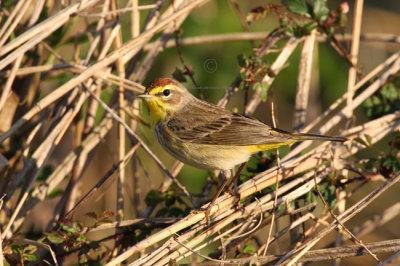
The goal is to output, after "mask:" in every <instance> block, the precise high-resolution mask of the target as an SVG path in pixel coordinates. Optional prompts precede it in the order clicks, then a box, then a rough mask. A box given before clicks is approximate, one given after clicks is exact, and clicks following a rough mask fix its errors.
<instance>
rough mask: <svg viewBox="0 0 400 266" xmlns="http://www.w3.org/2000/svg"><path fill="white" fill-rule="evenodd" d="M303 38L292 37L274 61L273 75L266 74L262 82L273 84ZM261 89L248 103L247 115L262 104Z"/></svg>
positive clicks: (245, 111) (272, 66)
mask: <svg viewBox="0 0 400 266" xmlns="http://www.w3.org/2000/svg"><path fill="white" fill-rule="evenodd" d="M301 40H302V39H301V38H300V39H298V38H290V39H289V40H288V42H287V44H286V45H285V47H283V49H282V51H281V52H280V54H279V55H278V57H277V58H276V60H275V61H274V63H273V64H272V65H271V67H270V72H271V73H272V76H270V75H269V74H267V75H265V76H264V77H263V79H262V82H263V83H265V84H268V86H271V84H272V83H273V82H274V80H275V77H276V76H277V75H278V73H279V71H280V70H281V69H282V68H283V66H284V65H285V63H286V62H287V60H288V59H289V57H290V55H291V54H292V53H293V51H294V49H295V48H296V47H297V45H298V44H299V42H300V41H301ZM261 99H262V97H261V89H257V90H256V91H255V92H254V94H253V95H252V97H251V99H250V101H249V103H248V104H247V105H246V107H245V110H244V113H245V114H246V115H249V114H252V113H253V112H254V110H255V109H256V107H257V106H258V105H259V104H260V102H261Z"/></svg>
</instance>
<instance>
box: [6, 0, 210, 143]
mask: <svg viewBox="0 0 400 266" xmlns="http://www.w3.org/2000/svg"><path fill="white" fill-rule="evenodd" d="M87 2H90V1H86V2H85V3H87ZM204 2H206V0H196V1H193V2H191V3H189V4H188V5H186V6H185V7H183V8H181V9H179V10H177V11H176V12H175V13H173V14H172V15H171V16H169V17H167V18H165V19H162V20H160V22H159V23H158V24H157V25H156V26H154V27H152V28H151V29H149V30H146V31H144V32H143V33H142V34H140V35H139V36H138V37H137V38H136V39H133V40H130V41H128V42H127V43H125V44H124V45H123V46H122V47H121V48H120V49H118V50H115V51H113V52H111V53H110V54H109V55H107V56H106V57H105V58H104V59H103V60H100V61H98V62H97V63H95V64H94V65H92V66H91V67H89V68H87V69H86V70H85V71H84V72H83V73H81V74H80V75H79V76H77V77H74V78H72V79H70V80H69V81H67V82H66V83H65V84H63V85H62V86H60V87H58V88H57V89H56V90H54V91H53V92H51V93H50V94H49V95H47V96H46V97H44V98H43V99H42V100H40V101H39V102H38V103H37V104H36V105H35V107H33V108H32V109H31V110H30V111H28V112H27V113H26V114H25V115H24V116H23V117H21V118H20V119H19V120H18V121H17V122H15V123H14V125H13V126H12V127H11V129H10V130H8V131H7V132H5V133H4V134H3V135H1V136H0V143H1V142H3V141H4V140H5V139H7V138H9V137H10V136H11V135H12V134H13V133H14V132H15V131H16V130H17V129H18V128H20V127H21V126H22V125H23V124H25V122H26V121H28V120H30V119H31V118H32V117H34V116H35V115H37V114H38V113H39V112H40V111H41V110H43V109H44V108H46V107H47V106H48V105H50V104H51V103H53V102H54V101H56V100H58V99H59V98H61V97H62V96H64V95H65V94H66V93H68V92H69V91H70V90H72V89H73V88H74V87H76V86H78V85H79V84H80V83H82V82H83V81H85V80H87V79H88V78H90V77H91V76H93V75H94V74H95V73H96V72H97V71H101V70H103V69H104V68H105V67H107V66H108V65H109V64H111V63H114V62H115V61H116V60H118V59H119V58H120V57H121V56H127V55H129V56H131V55H132V54H134V53H135V52H137V49H138V48H137V47H138V46H140V44H141V43H142V41H143V39H146V38H148V37H150V36H152V35H153V34H155V33H156V32H158V31H159V30H161V29H162V28H164V27H165V26H166V25H168V24H169V23H171V22H172V21H174V20H175V19H177V18H179V17H181V16H182V15H183V14H186V13H187V12H190V10H192V9H193V8H195V7H197V6H199V5H201V4H203V3H204ZM19 49H20V48H19ZM7 58H8V57H6V58H5V59H3V60H2V61H0V69H1V62H3V61H6V59H7Z"/></svg>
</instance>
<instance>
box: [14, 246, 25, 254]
mask: <svg viewBox="0 0 400 266" xmlns="http://www.w3.org/2000/svg"><path fill="white" fill-rule="evenodd" d="M11 250H12V251H13V252H14V253H16V254H22V251H23V248H22V246H21V245H11Z"/></svg>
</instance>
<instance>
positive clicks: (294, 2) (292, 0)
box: [282, 0, 311, 18]
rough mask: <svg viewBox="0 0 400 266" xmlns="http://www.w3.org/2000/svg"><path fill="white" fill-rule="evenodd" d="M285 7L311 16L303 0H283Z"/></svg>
mask: <svg viewBox="0 0 400 266" xmlns="http://www.w3.org/2000/svg"><path fill="white" fill-rule="evenodd" d="M282 3H283V4H284V5H285V6H286V7H287V9H288V10H289V11H291V12H293V13H295V14H298V15H302V16H306V17H309V18H310V17H311V15H310V11H309V7H308V5H307V3H306V1H305V0H283V1H282Z"/></svg>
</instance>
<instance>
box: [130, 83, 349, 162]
mask: <svg viewBox="0 0 400 266" xmlns="http://www.w3.org/2000/svg"><path fill="white" fill-rule="evenodd" d="M138 97H140V98H143V99H144V100H145V101H146V103H147V106H148V108H149V111H150V119H151V124H152V128H153V129H154V133H155V135H156V137H157V139H158V141H159V142H160V144H161V145H162V146H163V147H164V149H165V150H167V151H168V152H169V153H170V154H171V155H173V156H174V157H176V158H177V159H178V160H180V161H182V162H184V163H186V164H189V165H192V166H195V167H198V168H205V169H219V170H229V169H232V168H233V167H234V166H235V165H238V164H240V163H243V162H246V161H247V160H248V159H249V157H250V156H251V155H252V154H253V153H256V152H258V151H264V150H269V149H273V148H277V147H279V146H281V145H286V144H291V143H294V142H296V141H302V140H329V141H340V142H343V141H345V139H344V138H340V137H329V136H321V135H311V134H296V133H289V132H286V131H283V130H280V129H277V128H272V127H270V126H268V125H266V124H264V123H263V122H261V121H259V120H256V119H254V118H251V117H247V116H244V115H241V114H237V113H232V112H230V111H228V110H226V109H223V108H221V107H218V106H216V105H213V104H210V103H207V102H205V101H201V100H199V99H197V98H196V97H194V96H193V95H192V94H190V92H189V91H188V90H187V89H186V88H185V87H184V86H183V85H182V84H180V83H179V82H178V81H176V80H172V79H169V78H158V79H155V80H154V81H152V82H151V83H150V84H149V85H148V86H147V87H146V92H145V93H144V94H141V95H138Z"/></svg>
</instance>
